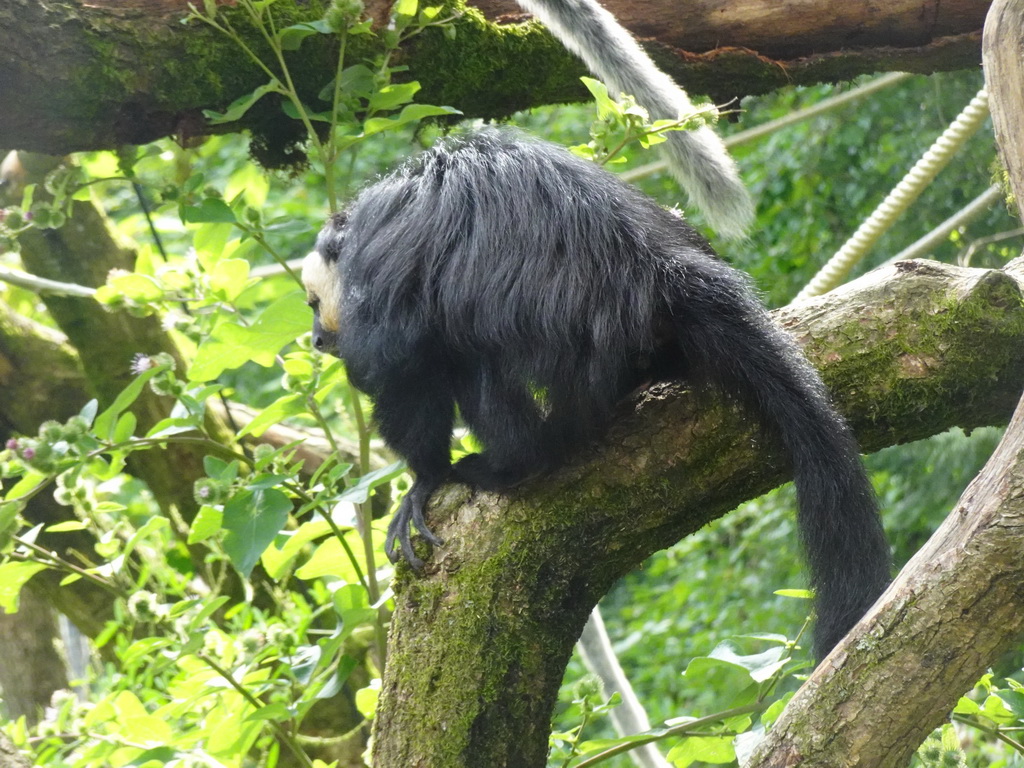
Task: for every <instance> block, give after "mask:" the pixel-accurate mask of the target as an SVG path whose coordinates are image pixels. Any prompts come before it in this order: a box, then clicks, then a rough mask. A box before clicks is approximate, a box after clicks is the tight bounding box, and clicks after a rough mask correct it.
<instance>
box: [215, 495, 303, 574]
mask: <svg viewBox="0 0 1024 768" xmlns="http://www.w3.org/2000/svg"><path fill="white" fill-rule="evenodd" d="M291 510H292V502H291V500H290V499H289V498H288V497H287V496H285V495H284V493H282V492H281V491H279V490H277V489H276V488H269V489H266V490H258V491H242V492H241V493H238V494H236V495H235V496H234V497H233V498H232V499H231V500H230V501H229V502H228V503H227V504H226V505H225V506H224V517H223V520H222V522H221V525H222V527H223V528H224V530H225V531H227V533H226V535H225V536H224V551H225V552H226V553H227V555H228V557H229V558H231V562H232V563H233V564H234V566H235V568H237V569H238V572H239V573H241V574H242V575H243V576H245V577H246V578H248V576H249V574H250V573H252V569H253V566H255V565H256V563H257V561H258V560H259V559H260V555H261V554H263V550H265V549H266V548H267V547H268V546H269V545H270V543H271V542H272V541H273V540H274V537H275V536H277V534H278V532H279V531H280V530H281V529H282V528H283V527H284V524H285V523H286V522H287V521H288V513H289V512H291Z"/></svg>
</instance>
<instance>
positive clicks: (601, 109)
mask: <svg viewBox="0 0 1024 768" xmlns="http://www.w3.org/2000/svg"><path fill="white" fill-rule="evenodd" d="M580 81H581V82H582V83H583V85H585V86H586V87H587V90H588V91H590V95H591V96H593V97H594V104H595V106H596V107H597V115H598V117H599V118H601V119H602V120H604V119H607V118H609V117H621V115H622V109H621V108H620V107H619V103H618V102H617V101H615V99H613V98H612V97H611V96H609V95H608V86H606V85H605V84H604V83H602V82H601V81H600V80H595V79H594V78H592V77H581V78H580Z"/></svg>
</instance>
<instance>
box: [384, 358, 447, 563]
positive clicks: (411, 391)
mask: <svg viewBox="0 0 1024 768" xmlns="http://www.w3.org/2000/svg"><path fill="white" fill-rule="evenodd" d="M435 367H436V366H435ZM425 370H429V369H428V368H421V369H419V370H416V371H415V372H416V373H417V374H422V375H419V376H402V377H400V378H398V377H394V378H393V379H392V380H389V381H388V383H387V384H386V385H385V386H383V387H380V388H377V389H376V391H375V392H374V395H375V398H374V409H373V413H374V418H375V419H376V420H377V424H378V426H379V428H380V433H381V436H382V437H383V438H384V441H385V442H386V443H387V444H388V445H389V446H391V448H392V449H394V450H395V452H396V453H399V454H400V455H402V456H404V457H405V460H406V461H407V462H408V464H409V468H410V469H411V470H412V471H413V472H414V473H415V474H416V481H415V482H414V483H413V486H412V488H410V489H409V492H408V493H407V494H406V495H405V498H404V499H402V503H401V505H400V506H399V508H398V511H397V512H396V513H395V516H394V518H392V520H391V524H390V525H389V526H388V536H387V540H386V542H385V544H384V551H385V552H386V553H387V556H388V559H390V560H391V562H396V561H397V560H398V559H399V557H400V556H401V557H404V558H405V560H406V562H408V563H409V565H410V566H412V568H413V569H414V570H419V569H421V568H422V567H423V561H422V560H420V559H419V558H418V557H417V556H416V554H415V552H413V548H412V542H411V541H410V532H409V525H410V523H411V524H412V525H413V527H415V528H416V530H417V531H419V533H420V534H421V535H422V536H423V538H425V539H426V540H427V541H428V542H430V544H432V545H434V546H438V545H440V544H441V543H442V542H441V540H440V539H439V538H438V537H437V536H435V535H434V533H433V531H431V530H430V528H428V527H427V524H426V521H425V520H424V519H423V513H424V510H425V509H426V506H427V502H429V501H430V497H431V495H432V494H433V493H434V491H436V490H437V488H438V486H440V485H441V483H443V482H444V481H445V479H446V478H447V477H448V473H449V472H450V470H451V452H450V449H449V444H450V441H451V432H452V421H453V418H454V403H453V400H452V395H451V388H450V384H449V383H448V381H447V379H446V378H445V377H443V376H438V375H437V374H436V373H432V374H429V373H424V371H425ZM396 540H397V542H398V546H397V547H396V545H395V542H396Z"/></svg>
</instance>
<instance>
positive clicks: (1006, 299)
mask: <svg viewBox="0 0 1024 768" xmlns="http://www.w3.org/2000/svg"><path fill="white" fill-rule="evenodd" d="M1022 283H1024V261H1018V262H1015V263H1014V264H1013V265H1012V266H1011V267H1009V268H1007V270H1005V271H991V270H976V269H962V268H957V267H950V266H945V265H941V264H938V263H934V262H903V263H899V264H896V265H893V266H889V267H885V268H882V269H879V270H876V271H875V272H872V273H871V274H869V275H867V276H865V277H864V278H861V279H860V280H858V281H856V282H854V283H851V284H849V285H848V286H846V287H844V288H843V289H841V290H839V291H835V292H833V293H831V294H828V295H827V296H824V297H821V298H818V299H815V300H814V301H812V302H808V303H806V304H803V305H800V306H798V307H794V308H790V309H787V310H784V311H781V312H779V313H777V318H778V319H779V320H780V321H781V322H782V323H783V324H784V325H785V326H786V327H787V328H788V329H789V330H790V331H791V332H792V333H793V334H794V335H795V336H796V337H797V338H798V339H799V340H800V341H801V342H802V343H803V344H804V348H805V350H806V352H807V354H808V355H809V357H810V358H811V360H812V361H813V362H814V363H815V364H816V365H817V366H818V367H819V368H820V369H821V371H822V374H823V376H824V377H825V379H826V381H827V383H828V384H829V386H830V388H831V389H832V391H833V393H834V395H835V399H836V401H837V404H838V405H839V407H840V408H841V409H842V410H843V411H844V412H845V413H846V414H847V415H848V416H849V418H850V420H851V423H852V424H853V425H854V427H855V429H856V431H857V433H858V436H859V438H860V440H861V444H862V446H863V447H864V449H865V450H868V451H873V450H877V449H879V448H882V447H884V446H887V445H892V444H894V443H898V442H904V441H908V440H915V439H919V438H922V437H926V436H928V435H932V434H935V433H938V432H941V431H943V430H946V429H949V428H950V427H952V426H961V427H964V428H966V429H971V428H974V427H978V426H982V425H988V424H1001V423H1005V422H1006V420H1007V419H1008V418H1009V415H1010V413H1011V412H1012V410H1013V407H1014V404H1015V403H1016V401H1017V399H1018V397H1019V395H1020V382H1021V381H1022V380H1024V348H1022V347H1021V343H1020V341H1021V338H1022V336H1024V304H1022V288H1021V285H1022ZM622 411H623V412H622V414H621V417H620V418H619V419H618V420H617V422H616V424H615V426H614V428H613V429H612V431H611V433H610V434H609V436H608V438H607V439H606V440H605V441H603V442H602V444H601V445H600V446H595V447H594V448H592V449H591V450H590V451H589V453H588V455H586V456H584V457H582V458H581V459H580V460H579V461H577V462H576V463H574V464H573V465H572V466H570V467H567V468H566V469H564V470H562V471H560V472H559V473H557V474H556V475H553V476H551V477H549V478H547V479H544V480H542V481H538V482H536V483H534V484H533V485H531V486H530V487H528V488H527V489H525V490H524V491H523V492H521V493H519V494H516V495H513V496H502V497H499V496H495V495H489V494H479V495H476V496H471V495H470V494H469V492H468V491H466V490H465V489H464V488H462V487H455V486H452V487H449V488H448V489H447V490H446V491H443V492H442V493H440V494H439V500H440V503H439V504H437V505H436V507H435V508H434V512H433V514H432V515H431V517H432V520H431V523H432V527H433V529H434V530H435V531H437V532H438V533H439V534H440V535H441V536H442V537H443V538H444V539H445V540H446V542H447V544H446V546H445V547H443V548H442V549H440V550H438V551H437V552H436V553H435V554H434V556H433V559H432V560H431V561H430V562H429V563H428V565H427V572H426V574H425V575H424V576H423V577H422V578H411V577H408V578H401V579H400V580H399V582H398V584H397V586H396V592H397V598H396V611H395V615H394V618H393V622H392V629H391V638H390V643H391V644H390V653H389V657H388V666H387V671H386V676H385V680H384V685H383V690H382V698H381V706H380V710H379V712H378V716H377V736H376V755H375V758H376V762H375V765H378V766H380V767H381V768H391V767H392V766H395V767H397V766H403V767H404V766H409V765H430V766H444V767H445V768H450V767H451V766H467V768H468V767H469V766H477V765H502V766H523V767H524V768H525V767H528V766H529V767H532V766H541V765H543V764H544V757H545V753H546V750H547V733H548V727H549V718H550V714H551V709H552V706H553V704H554V701H555V696H556V694H557V690H558V686H559V683H560V682H561V679H562V675H563V672H564V667H565V664H566V662H567V661H568V658H569V654H570V652H571V649H572V645H573V643H574V642H575V640H576V638H577V637H578V636H579V633H580V631H581V630H582V628H583V624H584V622H585V621H586V618H587V615H588V614H589V612H590V610H591V608H592V607H593V606H594V605H595V604H596V602H597V600H598V599H599V598H600V597H601V596H602V595H603V594H604V593H605V592H606V590H607V589H608V588H609V587H610V586H611V585H612V584H613V583H614V582H615V580H616V579H618V578H619V577H620V576H622V575H623V574H625V573H627V572H628V571H629V570H631V569H632V568H634V567H636V566H637V565H638V564H639V563H640V562H642V561H643V559H644V558H646V557H647V556H648V555H650V554H651V553H652V552H654V551H656V550H658V549H661V548H663V547H666V546H668V545H670V544H672V543H673V542H675V541H677V540H678V539H680V538H681V537H683V536H685V535H687V534H689V533H692V532H693V531H696V530H697V529H698V528H700V527H701V526H703V525H704V524H706V523H707V522H708V521H710V520H713V519H714V518H716V517H719V516H721V515H723V514H725V513H726V512H728V511H729V510H731V509H733V508H734V507H735V506H736V505H737V504H738V503H740V502H741V501H744V500H747V499H750V498H753V497H754V496H757V495H759V494H761V493H764V492H765V491H767V490H769V489H771V488H773V487H775V486H776V485H778V484H779V483H781V482H783V481H785V480H786V479H788V477H789V475H788V470H787V465H786V461H785V460H784V459H783V457H782V455H781V453H780V452H779V450H777V448H776V446H774V445H770V444H766V443H765V442H764V441H763V439H762V438H761V437H760V436H759V435H758V434H757V433H756V432H754V431H752V429H751V427H750V425H749V423H748V420H746V419H745V418H744V416H743V414H741V413H740V412H739V411H738V409H736V408H733V407H731V406H729V405H728V404H725V403H723V402H722V401H720V400H719V399H718V398H717V397H715V395H714V394H713V393H694V392H691V391H688V390H686V389H685V388H683V387H681V386H676V385H659V386H657V387H655V388H653V389H652V390H650V391H648V392H646V393H644V394H643V395H641V396H640V397H639V398H638V399H636V400H635V401H633V402H631V403H629V404H628V405H626V406H624V407H623V409H622ZM793 546H794V548H795V547H796V546H797V543H796V542H794V544H793ZM977 620H979V621H980V620H981V619H980V618H979V619H977ZM425 702H429V704H425ZM510 745H515V747H514V749H513V748H510Z"/></svg>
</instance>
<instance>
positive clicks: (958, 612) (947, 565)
mask: <svg viewBox="0 0 1024 768" xmlns="http://www.w3.org/2000/svg"><path fill="white" fill-rule="evenodd" d="M997 2H998V0H997ZM1022 634H1024V400H1022V401H1021V403H1020V405H1019V406H1018V407H1017V411H1016V413H1015V414H1014V416H1013V419H1012V421H1011V422H1010V427H1009V429H1008V430H1007V432H1006V434H1005V436H1004V437H1003V440H1002V441H1001V442H1000V443H999V446H998V447H997V448H996V451H995V453H994V454H993V455H992V458H991V459H990V460H989V462H988V463H987V464H986V465H985V468H984V469H983V470H982V471H981V474H979V475H978V477H977V478H975V479H974V480H973V481H972V482H971V484H970V485H969V486H968V487H967V490H966V491H964V494H963V496H962V497H961V498H960V502H959V503H958V504H957V506H956V508H955V509H954V510H953V512H952V514H950V516H949V517H947V518H946V521H945V522H944V523H943V524H942V526H940V528H939V530H938V531H936V532H935V534H934V535H933V536H932V537H931V539H929V541H928V543H927V544H926V545H925V546H924V547H922V548H921V550H920V551H919V552H918V553H917V554H916V555H914V557H913V558H912V559H911V561H910V562H909V563H907V565H906V567H905V568H904V569H903V571H902V572H901V573H900V575H899V577H898V578H897V579H896V581H895V582H893V584H892V585H891V586H890V587H889V589H888V590H887V591H886V593H885V594H884V595H883V596H882V597H881V598H880V599H879V601H878V603H876V605H875V607H874V608H873V609H872V610H871V611H870V612H869V613H868V615H867V616H865V617H864V618H863V619H862V620H861V621H860V623H859V624H858V625H857V626H856V627H855V628H854V629H853V630H851V632H850V634H849V635H848V636H847V637H846V639H845V640H844V641H843V642H842V643H840V644H839V645H838V646H837V647H836V649H835V650H834V651H833V652H832V653H831V654H829V656H828V658H826V659H825V660H824V661H823V662H822V663H821V664H820V665H819V666H818V668H817V669H816V670H815V671H814V674H813V675H811V677H810V679H809V680H808V681H807V682H806V683H805V684H804V685H803V687H801V689H800V691H799V692H798V693H797V695H796V696H794V698H793V699H792V700H791V701H790V702H789V704H788V705H787V707H786V710H785V712H783V714H782V716H781V717H780V718H779V720H778V721H777V722H776V723H775V725H774V727H773V728H772V730H771V732H770V733H769V734H768V736H767V737H766V739H765V740H764V741H763V742H762V743H761V744H760V745H759V747H758V750H757V752H756V753H755V755H754V756H753V758H752V759H751V761H750V763H749V768H787V767H788V766H797V765H799V766H808V767H809V766H829V767H830V768H831V767H832V766H870V767H871V768H902V766H905V765H907V763H908V761H909V760H910V756H911V755H912V754H913V753H914V750H915V749H916V748H917V746H918V745H920V744H921V742H923V741H924V739H925V737H926V736H927V735H928V734H929V733H930V732H931V731H932V730H933V729H935V728H936V727H937V726H939V725H940V724H941V723H942V722H944V721H945V720H946V719H947V718H948V717H949V711H950V710H951V709H952V708H953V706H954V705H955V704H956V702H957V700H958V699H959V698H960V696H962V695H963V694H964V692H966V691H968V690H970V689H971V687H972V686H973V685H974V683H975V682H976V681H977V680H978V678H979V677H981V675H982V674H983V673H984V672H985V670H986V669H987V668H988V667H989V665H991V664H992V662H993V661H994V660H995V659H997V658H999V656H1000V655H1001V654H1003V653H1005V652H1006V651H1008V650H1010V648H1011V647H1012V646H1013V645H1014V644H1015V643H1016V642H1017V641H1018V640H1019V638H1020V637H1021V635H1022Z"/></svg>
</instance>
